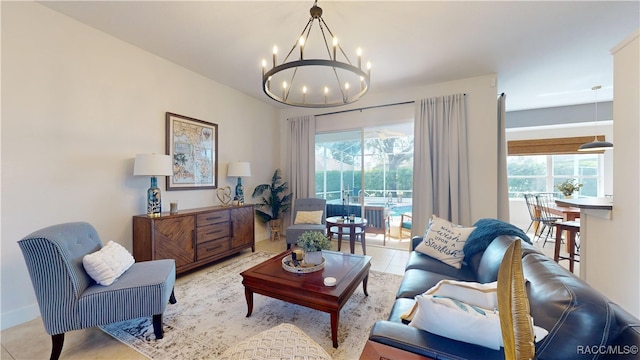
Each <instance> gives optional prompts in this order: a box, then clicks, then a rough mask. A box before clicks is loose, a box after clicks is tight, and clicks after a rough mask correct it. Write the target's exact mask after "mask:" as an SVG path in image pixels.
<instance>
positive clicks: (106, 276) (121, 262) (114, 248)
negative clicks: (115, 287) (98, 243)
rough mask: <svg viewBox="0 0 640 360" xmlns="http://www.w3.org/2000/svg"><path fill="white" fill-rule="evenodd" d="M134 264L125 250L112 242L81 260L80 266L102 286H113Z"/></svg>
mask: <svg viewBox="0 0 640 360" xmlns="http://www.w3.org/2000/svg"><path fill="white" fill-rule="evenodd" d="M134 262H135V260H134V259H133V256H131V254H130V253H129V252H128V251H127V249H125V248H124V247H123V246H122V245H120V244H118V243H116V242H113V241H109V242H108V243H107V245H105V246H103V247H102V249H100V250H98V251H96V252H94V253H91V254H87V255H85V256H84V257H83V258H82V265H83V266H84V270H85V271H86V272H87V274H89V276H91V278H92V279H93V280H95V281H96V282H97V283H98V284H100V285H104V286H109V285H111V284H113V282H114V281H116V280H117V279H118V278H119V277H120V275H122V274H124V272H125V271H127V270H128V269H129V268H130V267H131V265H133V263H134Z"/></svg>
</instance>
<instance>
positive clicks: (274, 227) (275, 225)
mask: <svg viewBox="0 0 640 360" xmlns="http://www.w3.org/2000/svg"><path fill="white" fill-rule="evenodd" d="M281 228H282V224H281V222H280V220H271V222H269V229H270V230H271V241H280V229H281Z"/></svg>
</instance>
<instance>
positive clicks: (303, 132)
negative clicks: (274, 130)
mask: <svg viewBox="0 0 640 360" xmlns="http://www.w3.org/2000/svg"><path fill="white" fill-rule="evenodd" d="M288 121H289V148H288V159H287V167H288V169H289V178H288V183H289V190H290V191H291V193H292V194H293V199H297V198H307V197H315V176H314V175H315V160H314V159H315V131H316V122H315V117H314V116H310V115H307V116H300V117H296V118H291V119H288Z"/></svg>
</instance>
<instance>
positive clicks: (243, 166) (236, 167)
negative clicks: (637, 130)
mask: <svg viewBox="0 0 640 360" xmlns="http://www.w3.org/2000/svg"><path fill="white" fill-rule="evenodd" d="M227 176H234V177H236V176H237V177H241V176H251V164H249V163H248V162H241V161H240V162H232V163H229V167H228V168H227Z"/></svg>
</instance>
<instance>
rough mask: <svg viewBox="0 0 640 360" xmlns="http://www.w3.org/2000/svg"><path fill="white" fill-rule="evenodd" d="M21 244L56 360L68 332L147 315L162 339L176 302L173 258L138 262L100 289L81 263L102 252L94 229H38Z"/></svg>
mask: <svg viewBox="0 0 640 360" xmlns="http://www.w3.org/2000/svg"><path fill="white" fill-rule="evenodd" d="M18 245H19V246H20V249H21V250H22V253H23V255H24V258H25V262H26V264H27V268H28V270H29V275H30V277H31V282H32V284H33V288H34V290H35V294H36V298H37V300H38V305H39V307H40V314H41V316H42V322H43V323H44V327H45V330H46V331H47V333H48V334H49V335H51V339H52V343H53V344H52V345H53V346H52V350H51V359H58V358H59V357H60V353H61V352H62V346H63V343H64V333H65V332H67V331H71V330H78V329H84V328H88V327H93V326H98V325H104V324H109V323H114V322H118V321H123V320H128V319H134V318H138V317H144V316H152V317H153V328H154V333H155V336H156V338H157V339H161V338H162V337H163V329H162V313H163V312H164V309H165V307H166V305H167V302H171V303H172V304H173V303H175V302H176V300H175V297H174V295H173V285H174V282H175V277H176V267H175V261H174V260H173V259H165V260H156V261H146V262H140V263H134V264H133V265H132V266H131V267H130V268H129V269H128V270H127V271H125V272H124V273H123V274H122V275H121V276H120V278H119V279H118V280H117V281H115V282H114V283H113V284H111V285H109V286H102V285H99V284H97V283H96V282H95V281H94V280H93V279H92V278H91V277H90V276H89V275H88V274H87V272H86V271H85V269H84V267H83V264H82V258H83V257H84V256H85V255H86V254H90V253H93V252H95V251H98V250H100V249H101V248H102V242H101V241H100V238H99V237H98V233H97V232H96V230H95V228H94V227H93V226H91V225H90V224H88V223H85V222H74V223H66V224H59V225H53V226H50V227H47V228H44V229H41V230H38V231H36V232H34V233H32V234H30V235H28V236H26V237H25V238H23V239H22V240H20V241H18Z"/></svg>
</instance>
